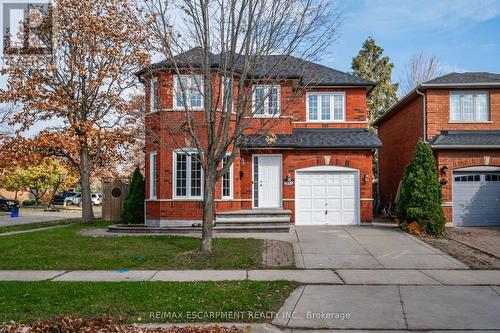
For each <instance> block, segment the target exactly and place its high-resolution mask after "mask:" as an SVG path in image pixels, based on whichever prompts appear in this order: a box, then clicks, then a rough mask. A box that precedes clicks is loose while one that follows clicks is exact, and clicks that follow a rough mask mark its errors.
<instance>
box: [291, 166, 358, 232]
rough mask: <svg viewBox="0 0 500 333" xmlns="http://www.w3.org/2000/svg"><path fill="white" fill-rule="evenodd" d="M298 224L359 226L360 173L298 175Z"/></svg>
mask: <svg viewBox="0 0 500 333" xmlns="http://www.w3.org/2000/svg"><path fill="white" fill-rule="evenodd" d="M296 178H297V179H296V187H295V224H297V225H317V224H331V225H341V224H357V223H358V220H359V218H358V216H359V209H358V206H359V205H358V203H359V190H358V186H359V184H358V177H357V172H356V171H297V177H296Z"/></svg>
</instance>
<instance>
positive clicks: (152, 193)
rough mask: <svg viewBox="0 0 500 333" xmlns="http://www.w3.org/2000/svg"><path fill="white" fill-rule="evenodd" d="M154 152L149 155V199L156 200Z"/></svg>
mask: <svg viewBox="0 0 500 333" xmlns="http://www.w3.org/2000/svg"><path fill="white" fill-rule="evenodd" d="M156 156H157V155H156V152H152V153H150V155H149V198H150V199H156Z"/></svg>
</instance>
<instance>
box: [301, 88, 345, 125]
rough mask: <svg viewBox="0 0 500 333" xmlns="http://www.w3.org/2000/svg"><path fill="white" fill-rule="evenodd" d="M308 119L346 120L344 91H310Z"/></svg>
mask: <svg viewBox="0 0 500 333" xmlns="http://www.w3.org/2000/svg"><path fill="white" fill-rule="evenodd" d="M307 120H310V121H344V120H345V94H344V93H327V94H326V93H309V94H307Z"/></svg>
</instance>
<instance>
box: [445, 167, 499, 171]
mask: <svg viewBox="0 0 500 333" xmlns="http://www.w3.org/2000/svg"><path fill="white" fill-rule="evenodd" d="M457 171H500V167H497V166H489V165H480V166H472V167H466V168H460V169H455V170H453V172H457Z"/></svg>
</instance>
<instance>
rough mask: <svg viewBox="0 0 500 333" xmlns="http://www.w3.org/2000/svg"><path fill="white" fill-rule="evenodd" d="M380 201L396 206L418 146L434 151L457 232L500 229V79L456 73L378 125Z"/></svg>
mask: <svg viewBox="0 0 500 333" xmlns="http://www.w3.org/2000/svg"><path fill="white" fill-rule="evenodd" d="M375 126H376V127H378V135H379V136H380V139H381V140H382V143H383V145H384V147H383V148H381V149H380V195H381V198H382V200H383V201H385V202H391V201H394V200H395V198H396V195H397V192H398V187H399V184H400V182H401V179H402V175H403V172H404V169H405V167H406V166H407V165H408V163H409V162H410V160H411V158H412V156H413V153H414V148H415V145H416V143H417V141H418V139H419V138H423V139H424V140H426V141H427V142H429V144H430V145H431V147H432V149H433V151H434V155H435V158H436V160H437V170H438V173H439V178H440V181H441V184H442V193H443V211H444V213H445V216H446V219H447V221H448V222H449V223H452V224H453V225H454V226H493V225H495V226H498V225H500V74H493V73H451V74H447V75H444V76H442V77H438V78H436V79H433V80H430V81H427V82H424V83H422V84H420V85H419V86H418V87H417V88H415V89H414V90H413V91H411V92H410V93H409V94H408V95H406V96H405V97H403V98H402V99H401V100H400V101H399V102H398V103H397V104H395V105H394V106H392V107H391V108H390V109H389V110H388V111H387V113H386V114H385V115H384V116H383V117H381V118H380V119H379V120H377V121H376V122H375Z"/></svg>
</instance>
